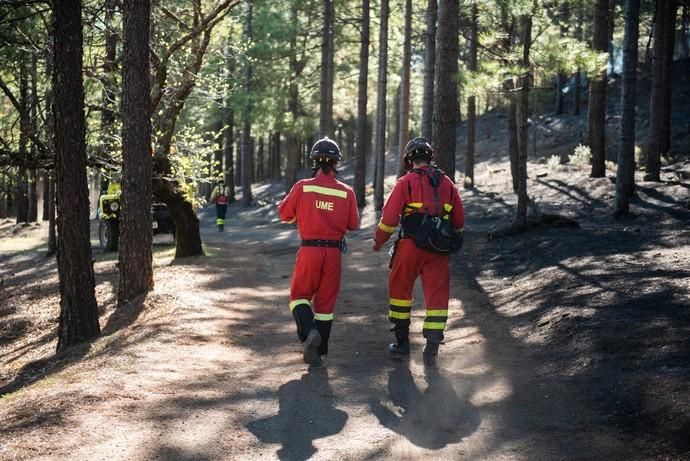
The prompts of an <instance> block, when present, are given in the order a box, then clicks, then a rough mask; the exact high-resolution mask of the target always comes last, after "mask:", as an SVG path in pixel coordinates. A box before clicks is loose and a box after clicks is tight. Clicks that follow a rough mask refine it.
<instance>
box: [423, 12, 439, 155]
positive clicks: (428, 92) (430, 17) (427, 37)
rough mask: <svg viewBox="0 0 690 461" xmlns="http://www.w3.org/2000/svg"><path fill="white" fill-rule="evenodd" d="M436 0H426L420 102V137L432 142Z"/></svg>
mask: <svg viewBox="0 0 690 461" xmlns="http://www.w3.org/2000/svg"><path fill="white" fill-rule="evenodd" d="M437 16H438V3H437V0H428V3H427V9H426V30H425V31H424V48H425V51H424V100H423V103H422V133H421V135H422V137H426V139H427V141H430V142H432V143H433V139H432V137H431V136H432V132H433V127H432V125H433V119H434V68H435V66H436V20H437Z"/></svg>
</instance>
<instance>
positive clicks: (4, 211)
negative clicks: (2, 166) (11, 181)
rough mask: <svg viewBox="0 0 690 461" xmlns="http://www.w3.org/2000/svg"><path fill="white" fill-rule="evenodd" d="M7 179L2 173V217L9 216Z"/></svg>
mask: <svg viewBox="0 0 690 461" xmlns="http://www.w3.org/2000/svg"><path fill="white" fill-rule="evenodd" d="M6 181H7V179H6V177H5V175H4V174H3V173H0V219H4V218H6V217H7V192H6V190H7V189H6V187H7V182H6Z"/></svg>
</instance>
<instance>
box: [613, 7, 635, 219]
mask: <svg viewBox="0 0 690 461" xmlns="http://www.w3.org/2000/svg"><path fill="white" fill-rule="evenodd" d="M639 23H640V0H625V35H624V38H623V87H622V91H621V100H622V104H621V128H620V130H621V131H620V145H619V148H618V168H617V169H616V203H615V207H614V214H615V215H616V216H622V215H627V214H628V212H629V204H630V197H631V195H632V194H633V191H634V188H635V95H636V91H637V89H636V86H637V40H638V35H639V27H640V26H639Z"/></svg>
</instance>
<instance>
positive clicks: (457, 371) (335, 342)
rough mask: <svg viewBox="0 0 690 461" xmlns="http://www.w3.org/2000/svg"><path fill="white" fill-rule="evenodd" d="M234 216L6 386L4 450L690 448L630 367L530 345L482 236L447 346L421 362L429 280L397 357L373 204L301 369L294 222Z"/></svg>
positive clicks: (464, 264) (59, 453)
mask: <svg viewBox="0 0 690 461" xmlns="http://www.w3.org/2000/svg"><path fill="white" fill-rule="evenodd" d="M480 198H481V197H479V198H474V199H473V200H477V201H479V199H480ZM471 202H472V200H470V203H471ZM477 210H479V208H477ZM477 210H475V211H477ZM470 212H471V213H472V210H470ZM477 212H478V211H477ZM234 213H236V209H233V211H231V214H230V219H229V221H230V222H231V225H229V226H228V228H227V229H226V232H225V233H223V234H219V233H217V232H214V230H213V228H212V227H211V225H210V223H211V222H212V218H211V217H210V216H204V217H203V218H202V219H204V223H205V225H204V227H203V234H204V235H203V236H204V241H205V244H206V248H207V253H208V257H206V258H199V259H192V260H189V261H186V262H185V263H182V264H177V263H174V264H172V263H170V258H169V257H167V259H166V257H161V258H158V267H157V270H156V277H157V280H156V290H155V291H154V292H153V293H152V294H151V295H150V296H148V298H147V299H146V301H145V302H143V303H134V304H133V305H131V306H127V307H125V308H121V309H119V310H116V311H114V313H112V314H111V315H110V316H109V317H108V318H107V320H106V322H105V324H104V326H103V337H102V338H101V339H99V340H98V341H96V342H95V343H94V344H92V345H90V346H87V347H84V348H82V349H78V350H77V351H76V352H75V353H73V354H72V355H71V356H70V357H68V358H64V359H60V358H58V360H53V361H47V362H46V363H45V364H42V363H39V364H38V365H34V368H31V369H29V370H28V371H27V370H26V369H25V370H24V372H23V376H24V377H25V378H26V377H27V376H30V375H31V373H30V372H32V370H33V371H34V372H35V374H36V376H39V375H40V378H37V379H38V381H37V382H35V383H34V384H32V385H31V386H21V385H20V386H17V388H16V389H15V388H12V387H11V384H10V386H9V387H7V386H6V387H5V388H4V390H5V392H2V393H3V394H6V395H5V398H3V399H2V400H1V401H0V402H2V405H0V419H2V420H3V421H5V423H4V427H0V459H46V460H63V459H89V460H132V459H134V460H206V459H208V460H218V459H228V460H235V459H237V460H256V459H281V460H306V459H317V460H319V459H321V460H333V459H340V460H374V459H376V460H378V459H395V460H427V459H428V460H436V459H490V460H502V459H506V460H508V459H510V460H522V459H524V460H540V459H544V460H552V459H553V460H555V459H567V460H571V459H578V460H579V459H583V460H586V459H587V460H588V459H591V460H598V459H626V458H627V459H690V456H686V455H687V453H688V451H686V447H687V445H683V442H682V440H683V436H682V433H681V434H675V435H674V434H671V437H669V438H668V440H660V439H659V438H658V435H655V433H654V432H653V431H650V430H648V428H647V427H646V426H645V425H646V424H655V421H652V420H645V419H644V417H646V415H645V414H644V411H642V410H643V408H642V407H643V406H644V404H645V402H644V398H645V397H644V395H638V396H630V395H627V394H625V392H621V393H619V392H618V390H619V389H620V390H621V391H624V390H626V389H628V388H627V387H626V386H625V382H624V381H625V380H626V379H628V376H629V374H626V373H628V372H630V370H627V371H626V370H625V369H622V368H618V367H616V364H615V363H610V364H609V366H608V368H607V367H606V366H600V367H596V368H593V370H594V371H593V372H586V373H582V372H581V370H582V368H583V366H582V364H579V363H578V360H579V357H578V356H575V355H568V352H569V351H570V352H572V350H571V349H564V350H552V349H549V348H548V347H533V346H532V345H530V342H529V341H525V340H523V339H521V338H522V337H521V335H520V331H517V329H518V327H519V323H518V322H517V321H516V319H515V318H514V316H513V314H512V313H511V312H508V311H502V310H501V309H503V306H497V305H496V303H495V301H492V299H493V298H495V296H494V295H495V293H494V294H492V296H489V294H488V293H486V292H485V290H486V284H483V283H480V277H481V276H482V269H483V267H482V266H483V265H484V264H486V261H487V259H488V256H487V255H486V250H487V248H486V247H487V245H488V244H487V243H486V242H485V239H484V237H483V235H484V233H483V232H482V233H481V234H480V233H479V232H474V233H470V234H469V235H468V236H467V244H466V247H465V250H464V251H463V253H462V255H461V256H459V257H458V258H456V259H455V261H454V271H453V283H452V290H451V305H450V310H451V316H450V320H449V328H448V332H447V339H446V344H445V345H444V346H442V350H441V355H440V368H439V369H438V370H437V371H429V370H425V369H424V367H423V366H422V365H421V347H422V338H421V331H420V330H421V321H422V314H423V312H422V310H421V304H422V303H421V300H422V299H423V297H422V295H421V292H420V291H419V289H418V290H417V292H416V293H415V299H416V300H417V302H416V304H415V308H414V310H413V335H414V336H413V349H414V351H413V357H412V360H411V361H409V362H399V361H398V362H396V361H392V360H391V359H389V358H388V357H387V354H386V352H385V349H386V345H387V343H388V342H389V341H390V340H391V338H392V334H391V333H389V331H388V328H389V324H388V322H387V319H386V314H387V289H386V284H387V276H388V268H387V265H388V257H387V256H386V255H385V254H384V253H383V252H381V253H379V254H374V253H372V252H371V251H370V244H369V237H370V235H371V229H372V228H373V226H374V223H375V217H374V216H373V214H371V213H370V212H368V213H367V214H365V216H363V229H362V230H361V231H359V232H357V233H354V234H353V235H352V236H351V237H350V239H349V247H350V252H349V253H348V254H347V255H346V257H345V258H344V271H343V286H342V291H341V295H340V298H339V301H338V304H337V307H336V320H335V324H334V330H333V335H332V343H331V344H332V345H331V352H330V356H329V357H328V362H327V365H326V366H325V367H320V368H308V367H307V366H306V365H305V364H303V363H302V362H301V354H300V351H301V349H300V346H299V344H298V341H297V339H296V335H295V332H294V325H293V321H292V318H291V315H290V312H289V309H288V308H287V299H288V285H289V280H290V276H291V272H292V265H293V262H294V253H295V251H296V249H297V244H298V242H297V237H296V233H295V231H294V229H293V228H292V227H289V226H283V225H281V224H278V223H276V222H275V217H274V216H273V215H271V214H270V213H269V214H267V215H263V216H261V215H260V214H257V215H250V214H245V215H243V216H241V217H239V218H238V216H237V215H236V214H234ZM494 251H495V249H494ZM492 259H495V258H492ZM96 269H97V273H98V274H99V275H98V276H99V289H101V290H103V289H105V288H104V285H112V286H116V284H115V281H114V276H115V274H116V270H115V268H114V261H113V260H112V258H111V259H108V258H105V259H102V258H99V259H98V262H97V264H96ZM44 270H45V271H48V270H49V268H44ZM418 288H419V287H418ZM497 291H498V290H497ZM513 295H515V293H513ZM525 299H527V298H525ZM530 302H532V301H525V303H526V306H525V307H526V308H528V307H530V308H531V307H532V306H531V305H529V303H530ZM576 346H577V345H574V346H573V347H576ZM26 347H27V348H28V347H29V346H26ZM16 355H17V353H16V352H15V353H14V355H12V356H11V357H10V356H9V355H6V356H4V357H3V359H4V360H5V361H7V360H8V359H12V358H16ZM633 373H634V370H633ZM678 385H679V386H684V385H685V386H687V380H684V379H683V380H680V381H679V382H678ZM8 389H9V390H10V391H9V392H8ZM636 405H637V406H639V408H638V407H636ZM669 414H671V415H672V412H670V413H669ZM682 421H684V420H681V422H682ZM683 427H684V426H682V425H681V426H680V428H679V430H680V431H682V430H684V429H683ZM678 440H681V442H678Z"/></svg>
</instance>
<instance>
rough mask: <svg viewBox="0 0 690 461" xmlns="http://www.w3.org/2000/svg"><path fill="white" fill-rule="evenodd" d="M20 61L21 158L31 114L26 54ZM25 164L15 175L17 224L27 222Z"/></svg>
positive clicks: (24, 154) (26, 143)
mask: <svg viewBox="0 0 690 461" xmlns="http://www.w3.org/2000/svg"><path fill="white" fill-rule="evenodd" d="M21 59H22V62H21V64H20V69H19V105H20V107H21V111H20V113H19V152H20V154H21V155H22V157H23V158H26V157H27V156H28V155H29V130H30V129H31V127H30V125H31V116H30V114H29V111H30V109H29V106H30V101H29V99H30V96H29V70H28V67H29V66H28V55H27V54H26V53H21ZM27 176H28V172H27V169H26V167H25V166H21V167H20V168H19V175H18V177H17V182H16V185H17V189H16V191H17V192H16V197H17V198H16V200H17V224H19V223H28V222H29V181H28V180H27Z"/></svg>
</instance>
